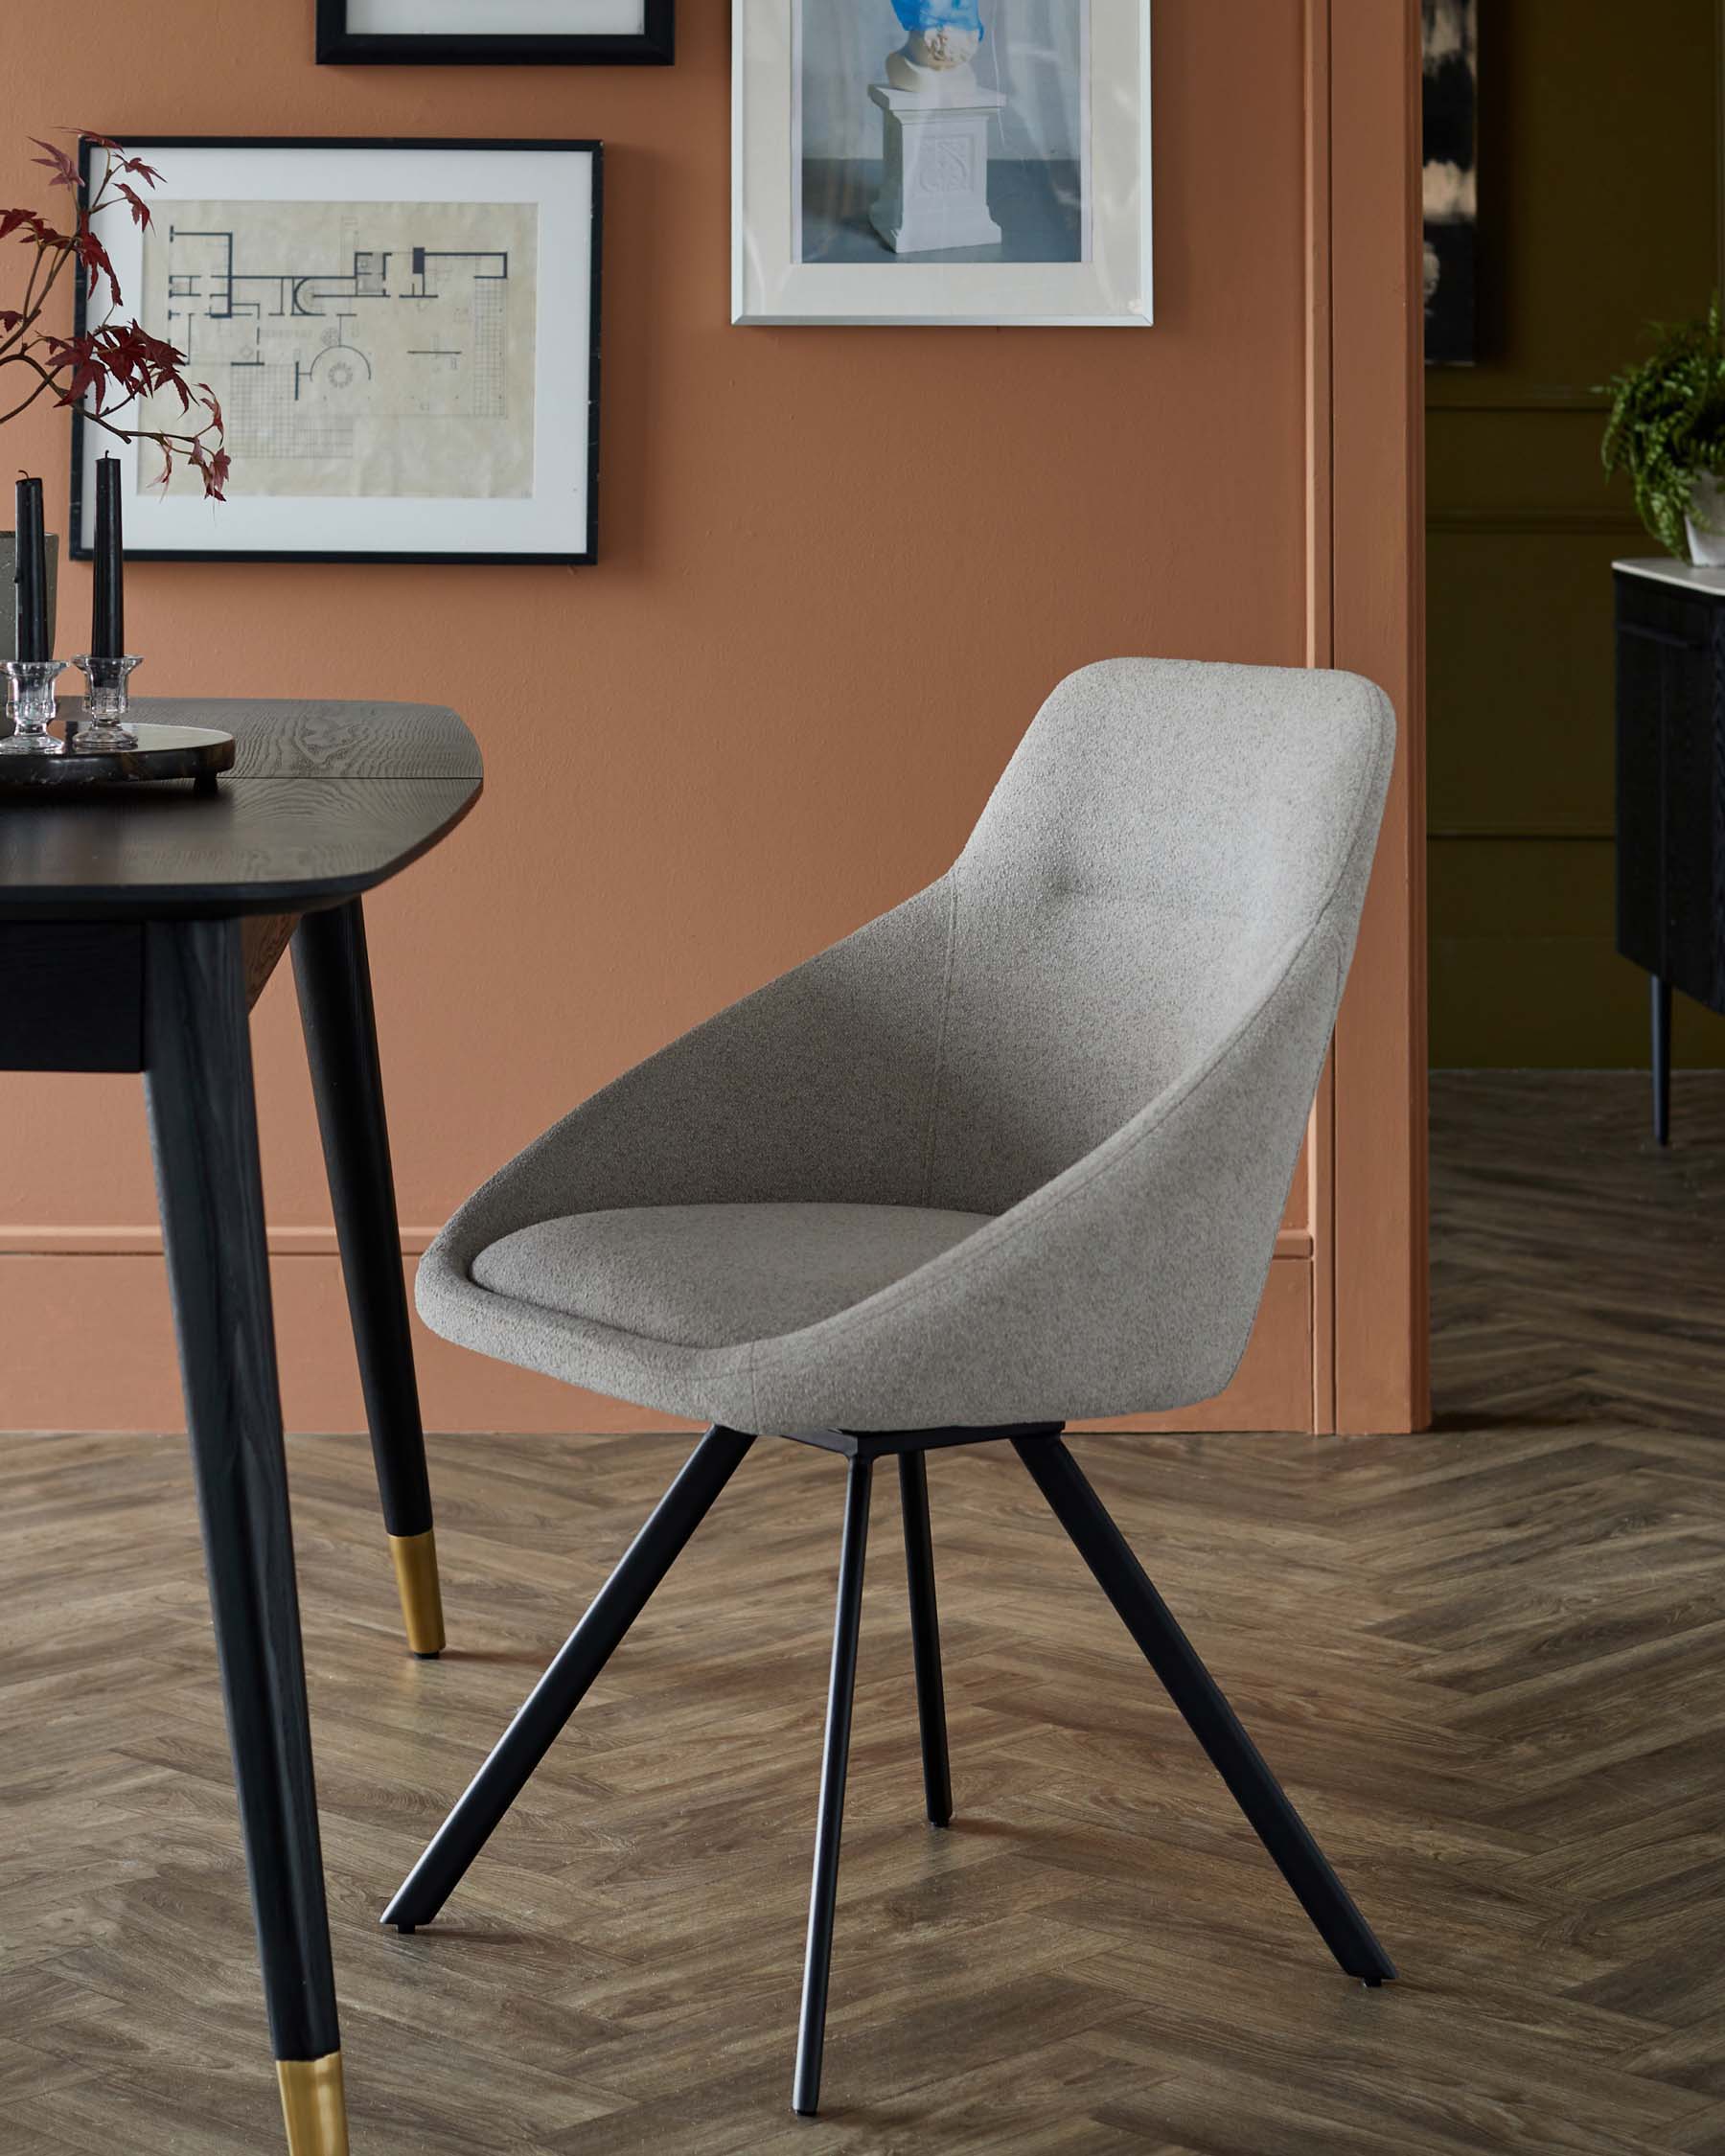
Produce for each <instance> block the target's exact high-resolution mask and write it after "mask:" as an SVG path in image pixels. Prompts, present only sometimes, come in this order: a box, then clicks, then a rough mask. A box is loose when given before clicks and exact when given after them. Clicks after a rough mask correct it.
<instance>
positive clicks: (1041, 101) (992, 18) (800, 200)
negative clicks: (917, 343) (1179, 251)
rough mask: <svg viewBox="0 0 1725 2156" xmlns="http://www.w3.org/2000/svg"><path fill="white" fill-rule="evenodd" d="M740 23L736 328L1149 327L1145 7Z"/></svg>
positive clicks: (856, 9)
mask: <svg viewBox="0 0 1725 2156" xmlns="http://www.w3.org/2000/svg"><path fill="white" fill-rule="evenodd" d="M732 24H733V29H732V40H733V47H732V118H731V126H732V144H731V152H732V183H731V184H732V199H731V221H732V306H731V314H732V319H733V320H734V321H736V322H739V323H767V324H781V325H782V324H789V323H841V324H855V325H863V324H890V323H915V324H923V325H937V324H955V325H962V324H970V325H974V326H977V327H987V326H995V327H998V326H1000V325H1004V324H1045V325H1060V324H1069V325H1073V326H1086V325H1088V326H1092V327H1114V326H1120V327H1129V328H1143V327H1144V326H1146V325H1147V324H1148V323H1149V322H1150V320H1151V318H1152V304H1151V244H1152V218H1151V164H1150V107H1151V101H1150V0H735V7H734V11H733V15H732Z"/></svg>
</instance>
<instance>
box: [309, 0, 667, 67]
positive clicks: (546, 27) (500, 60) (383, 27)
mask: <svg viewBox="0 0 1725 2156" xmlns="http://www.w3.org/2000/svg"><path fill="white" fill-rule="evenodd" d="M675 18H676V0H317V57H318V58H319V60H320V61H333V62H334V63H336V64H338V65H342V66H353V65H355V64H360V65H364V64H367V63H369V64H373V65H379V66H390V67H399V66H403V65H407V66H414V65H419V64H422V63H425V62H431V63H437V62H443V63H445V64H453V65H460V66H473V65H475V64H477V65H485V64H487V63H490V64H493V65H497V66H511V67H536V66H538V67H546V66H569V65H577V66H578V65H583V64H586V65H588V66H594V65H611V66H617V65H624V66H661V67H662V66H668V65H669V64H670V62H671V60H672V59H673V58H674V57H675V56H676V19H675Z"/></svg>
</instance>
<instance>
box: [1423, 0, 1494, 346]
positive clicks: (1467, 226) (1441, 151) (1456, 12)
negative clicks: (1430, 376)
mask: <svg viewBox="0 0 1725 2156" xmlns="http://www.w3.org/2000/svg"><path fill="white" fill-rule="evenodd" d="M1479 9H1480V0H1422V6H1421V16H1422V24H1421V27H1422V30H1423V33H1424V39H1425V95H1424V101H1423V103H1424V119H1425V355H1426V365H1427V366H1428V367H1471V366H1472V365H1473V363H1474V361H1475V359H1476V357H1477V356H1478V354H1477V350H1476V342H1475V334H1474V314H1475V309H1474V254H1475V236H1476V231H1477V220H1478V210H1479V118H1478V115H1479V91H1480V59H1479V50H1480V48H1479V34H1480V24H1479Z"/></svg>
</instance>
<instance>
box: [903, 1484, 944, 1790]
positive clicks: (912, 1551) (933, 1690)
mask: <svg viewBox="0 0 1725 2156" xmlns="http://www.w3.org/2000/svg"><path fill="white" fill-rule="evenodd" d="M898 1464H899V1499H900V1502H901V1504H902V1506H903V1509H904V1514H905V1572H906V1576H907V1578H908V1583H909V1588H910V1651H911V1654H912V1656H913V1657H914V1659H915V1663H916V1712H917V1719H918V1721H919V1722H920V1724H921V1727H922V1758H923V1790H924V1793H925V1795H926V1797H927V1799H928V1806H929V1823H930V1825H931V1826H950V1825H951V1824H952V1823H953V1771H952V1765H951V1762H950V1761H949V1759H948V1757H947V1732H946V1686H945V1685H944V1684H943V1682H942V1680H941V1675H940V1617H939V1613H938V1611H937V1610H936V1608H935V1604H934V1538H933V1535H932V1532H931V1529H930V1525H929V1463H928V1456H927V1454H925V1453H900V1455H899V1463H898Z"/></svg>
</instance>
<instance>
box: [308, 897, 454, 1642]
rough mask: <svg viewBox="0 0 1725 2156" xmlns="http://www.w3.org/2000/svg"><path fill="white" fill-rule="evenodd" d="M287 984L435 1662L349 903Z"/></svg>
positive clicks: (393, 1224)
mask: <svg viewBox="0 0 1725 2156" xmlns="http://www.w3.org/2000/svg"><path fill="white" fill-rule="evenodd" d="M293 976H294V981H295V984H296V985H297V987H298V989H299V1005H300V1021H301V1023H302V1025H303V1026H304V1028H305V1035H306V1053H307V1056H308V1059H309V1060H310V1062H311V1084H312V1089H313V1090H314V1092H315V1094H316V1096H317V1121H318V1127H319V1129H320V1131H321V1132H322V1134H323V1149H324V1165H325V1167H326V1169H327V1170H328V1173H329V1179H330V1197H331V1199H332V1201H333V1202H334V1209H335V1233H336V1236H337V1239H338V1240H339V1242H340V1245H341V1265H342V1272H343V1273H344V1274H345V1276H346V1279H347V1296H348V1311H349V1314H350V1316H351V1318H352V1320H353V1327H354V1342H355V1345H356V1347H357V1350H358V1355H359V1382H360V1385H361V1387H362V1388H363V1390H364V1394H365V1417H366V1421H367V1423H368V1424H369V1426H370V1429H371V1440H372V1456H373V1459H374V1460H375V1461H376V1463H377V1470H378V1489H379V1492H380V1496H381V1498H382V1501H383V1525H384V1527H385V1529H386V1530H387V1532H388V1535H389V1548H390V1555H391V1556H392V1558H393V1559H394V1562H395V1570H396V1584H397V1586H398V1588H399V1590H400V1592H401V1597H402V1617H403V1622H404V1624H405V1627H406V1632H407V1644H408V1646H409V1647H410V1648H411V1649H412V1650H413V1652H414V1653H415V1654H416V1655H421V1656H429V1655H435V1654H437V1653H439V1652H440V1651H441V1650H442V1647H443V1644H444V1620H443V1596H442V1592H441V1589H440V1587H439V1583H438V1574H437V1543H436V1539H435V1537H434V1534H433V1530H432V1525H431V1484H430V1481H429V1479H428V1478H427V1476H426V1434H425V1430H424V1427H423V1425H422V1424H421V1421H420V1400H419V1384H418V1380H417V1379H416V1377H415V1375H414V1369H413V1339H412V1334H411V1332H410V1330H409V1326H408V1319H407V1291H406V1288H405V1287H404V1285H403V1279H402V1237H401V1228H400V1226H399V1225H398V1222H397V1219H396V1197H395V1178H394V1174H393V1172H392V1170H391V1167H390V1159H389V1127H388V1124H387V1123H386V1122H385V1120H384V1114H383V1075H382V1070H381V1068H380V1065H379V1061H378V1027H377V1020H376V1018H375V1016H374V1014H373V1010H372V992H371V967H370V964H369V962H368V960H367V957H366V951H365V916H364V914H363V912H362V911H361V910H360V905H359V901H358V900H357V899H349V900H348V901H347V903H346V904H345V905H344V906H332V907H331V908H330V909H329V910H328V911H327V912H322V913H308V914H306V915H305V916H304V917H303V919H302V920H301V921H300V924H299V926H298V928H297V929H295V930H294V932H293Z"/></svg>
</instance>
